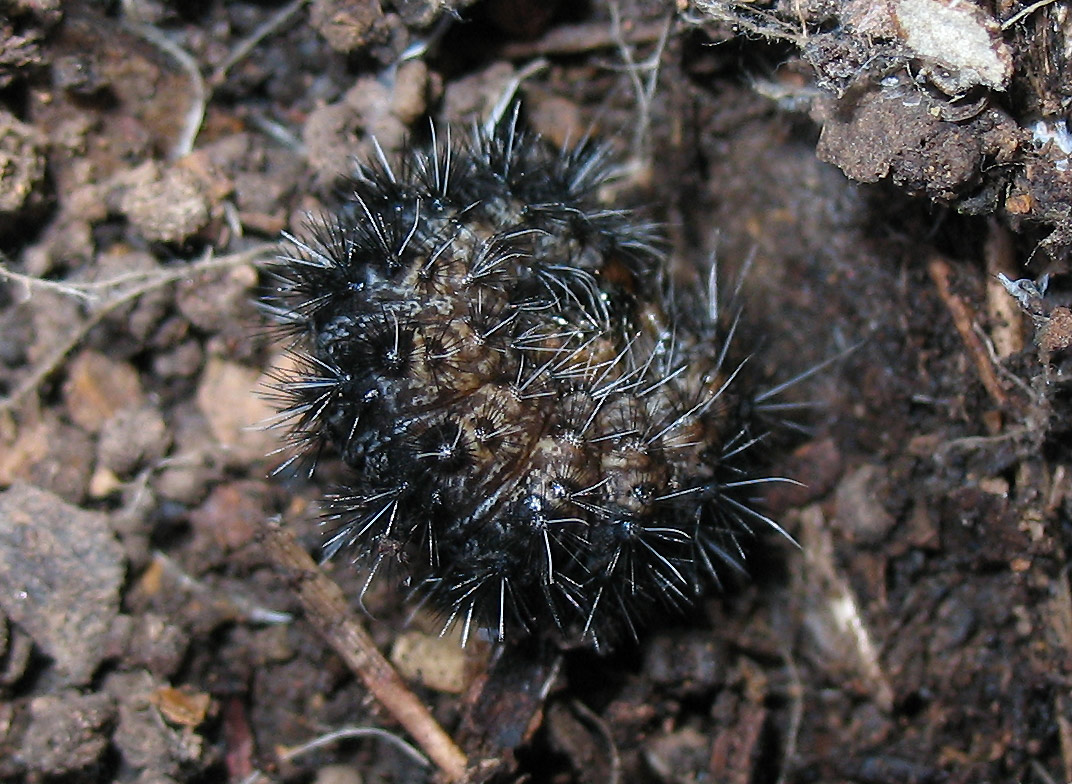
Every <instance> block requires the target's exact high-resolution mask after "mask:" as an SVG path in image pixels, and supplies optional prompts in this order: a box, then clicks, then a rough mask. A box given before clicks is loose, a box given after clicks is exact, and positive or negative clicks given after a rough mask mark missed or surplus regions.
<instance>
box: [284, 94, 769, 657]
mask: <svg viewBox="0 0 1072 784" xmlns="http://www.w3.org/2000/svg"><path fill="white" fill-rule="evenodd" d="M611 172H612V167H611V163H610V157H609V155H608V152H607V150H606V148H604V147H602V146H600V145H598V144H595V143H593V142H591V141H589V140H586V141H584V142H582V143H580V144H578V145H575V146H573V147H570V148H568V149H566V150H564V151H558V152H556V151H554V150H553V149H552V148H550V147H549V146H548V145H547V144H545V143H544V142H543V141H542V140H541V139H539V138H538V137H536V136H534V135H532V134H530V133H528V132H527V131H525V130H524V129H522V128H521V127H520V125H519V123H518V121H517V115H516V113H515V114H514V115H513V116H512V117H510V118H508V119H507V120H505V121H504V122H500V123H499V124H498V126H496V127H495V128H494V129H492V130H486V131H485V130H476V131H474V132H473V133H472V134H471V136H470V137H469V138H468V139H467V140H466V141H464V142H463V143H461V144H458V143H455V142H453V141H452V139H451V135H450V133H449V132H447V133H445V134H438V133H437V132H436V129H435V128H434V127H433V130H432V143H431V145H430V146H428V147H426V148H419V147H418V148H414V149H412V150H410V151H409V152H408V154H407V155H406V156H405V157H404V158H403V160H401V161H399V162H397V163H390V162H388V161H387V160H386V159H385V158H384V157H383V156H382V155H381V156H380V158H379V160H376V161H373V162H370V163H367V164H362V165H360V166H359V168H358V171H357V174H356V176H355V178H354V180H353V182H352V184H351V193H350V195H349V198H348V199H347V201H346V203H345V204H344V205H343V207H342V208H341V209H340V210H339V211H338V213H337V214H335V215H332V216H325V217H321V218H314V219H310V221H309V225H308V227H307V230H306V232H305V233H304V236H302V237H300V238H299V237H291V236H288V237H286V239H287V241H288V244H289V252H288V253H287V255H285V256H283V257H282V258H281V259H280V260H279V263H278V265H277V268H276V271H275V275H276V290H275V292H274V294H273V296H272V297H271V298H270V301H269V303H268V307H269V309H270V310H271V312H273V313H274V314H276V315H277V316H279V317H280V320H281V321H282V322H283V329H284V331H285V333H286V334H287V335H289V336H290V338H291V340H292V345H291V347H290V349H289V350H290V352H291V353H292V354H293V362H292V364H293V369H292V370H291V371H289V372H287V373H283V372H280V373H279V374H278V375H277V377H276V383H275V386H274V392H273V395H274V397H275V398H276V400H277V401H278V405H279V408H280V415H279V423H280V424H281V425H282V426H284V427H286V428H287V429H288V432H289V446H290V447H291V448H293V449H295V450H297V452H298V453H299V455H297V456H296V458H295V459H298V457H300V456H302V455H304V457H305V458H307V459H308V461H309V464H310V470H312V466H314V465H315V461H316V459H317V457H319V455H320V454H321V453H322V451H323V449H324V448H325V446H327V445H329V444H330V445H332V446H334V448H335V449H336V450H337V452H338V454H339V455H340V456H341V458H342V460H343V461H344V462H345V463H346V464H347V465H348V466H349V468H350V469H351V479H350V483H349V486H348V487H347V488H346V489H345V490H344V491H341V492H340V493H338V494H337V495H336V496H335V497H334V498H333V499H331V502H330V504H329V510H328V512H327V514H326V517H325V523H326V525H327V526H328V527H329V529H330V533H329V535H328V538H327V541H326V544H325V546H324V555H325V557H332V556H335V555H341V554H343V553H345V554H346V555H347V557H349V558H351V559H352V560H353V561H355V562H357V563H359V564H361V565H362V566H364V567H365V568H367V569H368V570H369V574H370V576H369V580H371V579H372V578H373V577H375V575H376V574H377V572H378V571H380V570H381V569H382V567H384V566H386V565H388V564H391V565H394V566H396V567H397V568H398V569H399V570H400V571H401V572H402V573H403V574H405V575H406V578H407V579H406V582H407V583H408V584H409V585H410V586H412V591H413V592H414V593H415V594H417V595H418V596H419V597H420V598H421V600H422V601H423V602H425V603H427V604H428V605H430V606H432V607H435V608H437V609H438V610H439V611H440V612H441V613H442V614H443V616H444V619H445V623H446V625H450V624H453V623H461V624H463V626H464V636H468V634H469V633H471V631H472V630H473V629H475V628H483V629H487V630H489V631H490V633H491V634H492V635H493V636H495V637H496V638H498V639H504V638H507V637H509V636H510V635H512V634H523V633H553V634H556V635H558V636H559V637H560V638H563V639H565V640H568V641H584V642H587V643H590V644H593V645H595V646H596V647H598V648H604V647H606V646H607V645H608V644H611V643H613V641H615V640H617V639H618V638H620V637H622V636H623V635H624V636H634V637H635V636H636V634H637V633H638V626H639V623H640V622H641V621H642V620H643V619H644V618H645V617H647V616H649V615H651V614H652V613H654V612H656V611H657V610H658V609H660V608H666V609H671V610H674V611H679V610H681V609H683V608H685V607H687V606H688V605H689V604H690V603H692V602H693V601H694V600H695V598H696V597H697V596H698V595H700V594H701V593H702V592H703V590H704V589H705V587H706V586H708V585H711V584H715V585H718V584H719V580H720V574H722V573H723V572H724V571H725V570H726V569H727V568H728V569H730V570H740V569H741V568H742V560H743V557H744V556H743V550H742V548H741V545H740V541H739V540H740V538H741V537H742V536H747V535H749V534H750V533H751V531H750V527H749V522H750V521H751V522H753V523H754V522H759V523H762V524H764V525H770V526H774V527H775V528H777V526H776V525H775V524H774V523H773V522H772V521H770V520H768V519H767V518H766V517H765V516H764V515H763V514H762V513H760V512H758V511H756V509H755V508H754V506H753V504H752V502H751V493H752V490H753V489H754V487H755V486H756V485H757V484H760V483H763V482H766V481H777V480H776V479H773V478H768V477H764V476H763V475H762V474H758V473H756V469H755V468H754V465H755V463H756V461H755V460H754V452H755V451H756V450H755V447H756V445H757V444H758V443H759V442H760V440H761V439H762V433H759V432H756V430H755V425H754V423H753V422H751V421H748V420H747V419H746V418H744V417H742V414H741V412H742V410H744V408H745V407H746V404H747V403H749V402H750V401H751V400H752V398H753V397H755V396H754V395H751V396H750V395H749V394H747V393H745V392H743V391H742V390H741V389H740V387H741V386H742V385H741V384H740V382H739V381H738V380H737V379H738V374H739V372H740V370H741V367H742V366H743V363H741V364H737V365H731V364H730V363H729V361H728V360H727V357H728V355H729V345H728V344H729V339H730V337H731V336H732V332H733V329H734V327H733V326H732V325H731V327H730V330H729V331H728V333H727V332H726V330H724V327H725V325H724V324H720V323H718V322H719V318H718V308H717V306H716V304H715V303H714V302H712V301H706V300H705V299H704V297H702V296H691V297H683V296H678V295H675V294H674V293H673V292H672V291H671V289H670V287H669V286H668V285H667V282H666V281H665V280H664V279H663V276H662V274H661V269H662V264H663V258H662V254H661V250H660V248H661V246H662V243H661V240H660V239H659V237H658V234H657V232H656V231H655V229H654V228H653V227H652V225H651V224H649V223H645V222H644V221H641V220H638V219H637V218H636V217H635V216H634V215H633V214H632V213H631V212H629V211H625V210H618V209H608V208H606V207H604V206H603V205H602V204H600V203H599V201H598V192H599V190H600V187H601V186H602V185H603V184H604V183H605V182H606V181H607V179H608V177H609V176H610V175H611ZM733 324H735V322H733ZM778 530H781V529H778Z"/></svg>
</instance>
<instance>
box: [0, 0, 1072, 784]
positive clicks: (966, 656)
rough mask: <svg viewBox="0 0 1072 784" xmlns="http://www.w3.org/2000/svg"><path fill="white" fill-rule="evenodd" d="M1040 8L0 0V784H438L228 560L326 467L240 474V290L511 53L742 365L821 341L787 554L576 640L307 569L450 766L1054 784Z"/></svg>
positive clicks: (343, 566) (784, 357)
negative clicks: (572, 644) (684, 608)
mask: <svg viewBox="0 0 1072 784" xmlns="http://www.w3.org/2000/svg"><path fill="white" fill-rule="evenodd" d="M1031 5H1032V4H1031V3H1023V4H1020V3H1017V2H1013V1H1012V0H977V5H971V4H969V3H966V2H961V3H952V4H950V3H946V2H945V0H890V1H889V2H884V3H859V2H849V1H848V0H845V1H844V2H843V1H842V0H823V1H820V0H811V1H805V2H796V1H794V2H788V0H786V2H773V3H752V2H747V3H746V2H733V1H732V0H725V1H724V0H694V1H693V2H685V0H681V1H680V2H677V3H674V2H670V1H669V0H665V1H664V0H622V2H620V3H614V4H611V5H608V4H607V3H606V2H603V0H591V1H590V2H585V3H576V4H572V3H548V2H541V1H540V0H483V2H477V3H470V2H465V1H464V0H444V1H439V2H432V1H431V0H380V1H379V2H377V1H375V0H374V1H372V2H343V1H342V0H310V1H309V2H305V3H302V2H294V3H290V4H284V3H280V2H275V0H249V1H248V2H227V3H224V2H221V1H220V0H203V1H201V2H195V3H186V2H167V1H166V0H138V1H135V2H124V3H118V2H116V3H100V2H70V3H64V4H63V5H62V8H61V4H60V3H59V0H0V249H2V252H3V259H2V260H3V267H2V272H0V275H2V278H0V395H3V399H2V400H0V488H4V489H3V490H2V492H0V779H2V780H10V781H15V782H46V781H116V782H135V781H136V782H140V783H142V784H148V782H168V781H203V782H209V781H222V780H224V779H227V780H230V781H235V782H238V781H249V782H252V781H263V780H278V781H313V780H315V781H318V782H358V781H364V782H375V781H391V782H411V781H422V780H434V779H436V777H437V776H441V775H442V774H437V773H436V772H435V770H434V768H433V767H425V766H424V765H423V764H422V763H421V762H420V761H418V760H417V759H415V758H414V757H413V756H412V755H411V754H410V753H409V752H408V751H407V750H406V748H405V747H403V746H401V745H399V743H398V741H399V740H406V741H410V742H412V740H413V739H412V738H410V737H409V736H408V735H407V733H406V732H405V731H404V730H402V729H401V727H400V725H399V723H398V722H397V720H396V718H395V717H393V716H392V715H390V713H389V712H387V711H385V710H384V709H383V707H382V706H381V705H380V704H379V703H378V702H377V701H375V700H373V699H372V698H371V697H370V696H369V692H368V691H367V690H366V689H365V687H364V685H362V682H361V680H360V679H359V678H358V676H356V675H355V674H354V673H353V672H352V671H351V670H350V669H349V668H348V667H347V665H346V664H344V659H343V658H342V657H341V656H340V655H339V654H338V653H337V652H336V651H335V650H333V649H332V648H331V647H330V646H329V645H328V644H327V643H326V642H325V641H324V640H323V638H322V637H321V636H319V635H318V634H317V633H316V631H315V630H314V628H313V625H311V624H310V623H309V622H308V620H309V619H308V617H307V615H306V613H305V612H303V610H302V605H300V604H299V600H298V598H297V595H296V594H297V591H296V583H295V581H294V580H292V579H288V578H286V577H285V576H284V575H282V574H281V572H280V569H279V568H278V566H277V565H275V564H273V562H272V560H271V558H270V557H269V555H268V554H267V551H266V549H265V548H264V546H263V532H264V530H265V529H266V526H267V525H268V523H269V521H272V520H277V519H278V520H282V521H283V524H284V526H285V527H286V528H287V529H289V530H291V531H293V532H294V533H295V535H296V536H297V538H298V541H299V542H300V543H301V544H302V546H304V547H306V548H307V549H308V551H309V552H311V553H315V552H316V550H317V547H318V543H319V541H320V537H321V533H320V531H319V527H318V522H317V509H318V505H319V504H320V503H321V502H322V500H323V497H324V494H325V493H326V492H327V491H328V490H329V489H330V488H331V487H333V486H335V485H337V484H338V483H340V482H344V481H345V471H344V470H343V469H341V468H339V467H338V466H337V465H336V462H335V461H334V459H333V458H332V457H331V456H330V455H325V457H324V458H323V460H322V461H321V465H320V468H319V470H318V473H317V477H316V478H315V479H313V480H310V479H308V478H306V477H304V476H295V475H291V474H285V475H277V476H271V472H272V469H273V468H274V467H275V466H277V465H278V464H279V463H280V462H281V461H282V460H283V457H282V456H281V455H279V454H273V452H274V450H276V449H278V447H279V445H280V444H281V443H282V435H281V434H280V433H279V432H277V431H272V430H264V429H258V428H256V427H254V425H255V424H256V423H258V422H262V421H263V420H265V419H267V418H268V417H270V416H271V415H272V413H273V409H272V406H271V404H270V402H268V401H266V400H265V399H264V398H263V396H259V395H258V390H261V391H263V389H264V385H265V384H266V383H269V382H270V378H269V375H268V374H269V373H270V372H271V368H273V367H277V366H279V365H280V364H285V363H286V361H287V359H286V356H285V355H284V353H283V351H282V343H281V341H280V340H279V338H278V335H276V334H275V333H274V332H273V331H272V330H271V329H268V328H267V326H268V321H269V319H268V317H267V316H266V315H265V314H263V313H260V312H258V309H257V308H256V306H255V304H254V302H255V301H256V299H257V298H258V297H259V296H260V295H261V294H263V292H264V288H265V286H267V285H268V278H267V276H266V274H265V270H264V267H265V262H267V261H268V260H269V259H270V258H271V257H272V255H273V254H274V253H276V252H277V246H276V245H275V243H276V242H277V240H278V239H279V237H280V235H281V233H282V232H284V231H290V232H295V233H297V232H300V231H301V227H302V224H303V220H304V219H305V216H306V215H307V214H308V213H313V214H316V213H318V212H319V211H322V210H330V209H332V208H333V207H334V206H336V205H337V204H338V198H339V196H338V194H339V192H340V191H339V189H340V186H341V184H342V178H343V177H345V175H346V174H347V173H348V172H349V171H350V167H351V161H352V160H353V158H354V157H358V158H367V157H369V156H371V155H374V154H375V147H374V144H373V142H372V138H373V137H375V138H376V140H377V142H378V144H379V145H380V147H381V148H382V149H383V150H384V151H385V153H386V155H387V156H388V157H391V156H393V155H394V154H395V153H397V152H398V151H399V150H401V149H402V148H403V147H404V145H405V144H406V140H407V139H408V138H410V137H412V136H415V137H417V138H423V137H425V136H427V133H428V128H429V125H428V120H429V118H433V119H435V120H436V122H437V123H451V124H453V125H454V126H455V127H467V126H469V125H471V124H472V123H474V122H480V121H483V120H484V119H485V118H486V117H487V116H488V114H489V112H490V111H491V110H492V107H493V106H494V105H495V103H496V102H497V101H498V100H499V99H500V98H502V97H503V96H504V94H505V95H508V94H509V92H510V90H511V89H514V88H511V83H512V82H513V81H514V80H516V81H517V85H516V91H517V94H518V95H519V96H520V97H521V99H522V101H523V120H524V122H525V123H526V124H527V125H528V126H530V127H531V128H533V129H534V130H536V131H537V132H539V133H542V134H543V135H545V136H546V137H548V138H549V139H551V140H552V141H553V142H555V143H558V144H561V143H565V142H567V141H568V140H570V139H574V140H576V139H578V138H581V137H582V136H583V135H584V134H586V133H593V134H595V135H597V136H599V137H602V138H605V139H607V140H608V141H609V142H610V143H611V144H612V145H613V146H614V148H615V149H616V151H617V153H618V154H619V155H620V158H621V160H622V161H623V163H624V164H626V165H625V167H624V170H623V171H624V173H623V176H622V177H621V178H620V179H619V180H617V181H616V182H615V183H614V187H613V188H609V189H608V190H613V191H614V192H613V193H608V194H607V198H608V200H613V201H614V202H615V203H617V204H620V205H628V206H636V205H640V206H641V207H642V208H643V209H644V210H645V212H646V213H647V214H648V215H650V217H651V218H652V219H655V220H658V221H659V222H661V223H662V224H663V225H664V226H665V227H666V234H667V237H668V242H669V244H670V246H671V247H672V252H671V253H670V259H669V262H668V264H669V267H668V273H667V274H668V275H669V276H671V277H673V278H674V279H675V280H680V281H681V285H695V283H696V278H697V271H698V270H700V269H701V268H703V267H704V266H705V265H706V263H707V261H708V260H709V259H710V258H711V257H712V256H717V258H718V264H719V270H720V275H721V276H722V279H723V280H725V281H727V282H733V281H736V280H739V279H742V280H743V283H742V293H741V296H742V297H743V299H744V301H745V303H746V307H745V309H744V317H743V322H742V326H741V327H740V329H739V333H738V336H737V338H736V339H737V340H739V341H741V344H742V345H744V346H747V347H749V348H748V351H749V352H750V353H751V354H752V355H753V359H752V360H751V362H752V366H753V367H754V368H755V375H756V378H755V379H754V380H753V383H757V384H760V385H766V386H773V385H774V384H777V383H779V382H781V381H784V380H787V379H790V378H793V377H794V376H796V375H798V374H806V373H807V371H809V370H810V369H814V368H816V367H818V366H820V365H822V368H821V370H820V371H819V372H816V373H814V374H811V375H810V376H808V378H806V379H805V380H804V381H801V382H800V383H799V384H798V385H797V386H796V387H795V388H794V390H793V392H792V395H793V396H795V400H796V401H797V402H812V403H815V404H816V405H814V406H812V407H810V408H808V409H806V411H803V412H798V411H794V412H793V413H792V419H793V422H794V423H795V424H796V425H799V427H798V428H796V430H799V431H801V432H796V430H794V429H793V428H789V430H790V431H791V434H790V435H787V436H785V437H784V438H782V439H781V440H782V443H780V444H778V445H777V449H772V450H771V451H772V456H771V460H772V463H773V465H772V472H773V473H774V474H776V475H781V476H787V477H793V478H795V479H797V480H799V481H800V482H802V483H803V484H802V486H796V485H788V484H785V485H774V486H772V487H774V488H776V489H772V490H770V491H769V492H768V493H767V497H766V509H767V510H768V512H769V514H770V515H771V516H772V518H774V519H776V520H777V521H778V522H779V523H780V524H781V525H782V526H784V528H785V529H786V530H787V531H788V532H789V533H790V534H792V536H793V537H794V538H795V539H796V540H797V541H798V542H799V544H800V548H799V549H797V548H795V547H793V546H792V545H791V544H789V543H788V542H787V541H786V540H785V539H784V538H781V537H779V536H776V535H766V534H763V535H761V536H760V541H759V543H758V545H757V546H756V547H755V548H754V552H751V553H750V554H749V563H750V571H751V579H750V580H749V581H742V583H741V584H740V585H737V586H735V587H733V588H732V590H730V591H728V592H727V593H725V594H724V595H716V596H713V597H711V598H709V599H706V600H704V602H702V603H701V605H700V606H699V607H697V608H696V609H695V612H693V613H692V614H691V616H690V617H686V618H670V619H666V621H665V622H664V623H662V624H654V625H653V626H651V627H650V628H648V629H647V630H646V632H645V633H644V634H643V635H642V636H641V639H640V641H639V642H638V643H636V644H635V645H632V644H631V645H622V646H620V647H619V648H618V649H616V650H615V651H614V652H613V653H612V654H610V655H605V656H601V655H597V654H595V653H593V652H590V651H586V650H570V651H557V650H555V649H554V648H553V647H552V646H550V645H547V646H543V647H541V646H540V645H537V644H532V645H519V646H510V647H508V648H506V649H505V651H495V650H493V649H492V646H490V645H489V644H487V643H485V642H483V641H482V640H470V641H469V643H468V645H467V646H466V647H465V648H464V649H463V648H461V647H460V646H459V644H458V642H457V640H456V639H454V637H452V636H449V635H448V636H447V637H446V638H443V639H441V638H440V637H439V636H438V626H437V625H436V619H435V618H434V617H430V616H429V617H426V616H425V615H424V614H423V613H421V612H417V613H414V608H413V607H412V606H410V605H408V604H407V603H405V602H404V601H403V597H404V591H396V590H392V586H391V584H390V580H380V581H377V582H376V583H374V584H373V587H372V589H371V590H369V591H368V592H366V593H365V594H364V597H363V602H362V604H363V607H359V606H358V597H359V596H361V594H362V590H363V584H364V576H363V575H362V574H360V573H358V571H357V570H355V569H354V568H352V567H351V566H350V564H349V563H348V562H347V559H345V558H340V559H337V560H335V561H333V562H331V563H328V564H326V566H325V569H326V571H327V573H328V574H329V575H330V576H331V578H332V579H334V580H335V581H336V582H337V583H338V584H339V586H341V588H342V589H343V591H344V593H345V595H346V596H348V597H350V600H351V602H352V606H353V609H354V610H355V611H357V612H358V613H359V615H360V617H362V618H363V622H364V625H365V626H366V627H367V629H368V631H369V633H370V634H371V635H372V638H373V640H374V641H375V644H376V646H377V647H378V648H379V649H380V650H381V651H383V652H384V653H385V654H386V655H387V656H388V658H390V659H391V661H392V662H393V663H394V664H395V666H396V667H397V668H398V669H399V671H400V672H401V673H402V675H403V677H404V678H405V679H406V680H407V682H409V683H410V684H411V686H412V688H413V689H414V691H415V692H416V693H417V695H418V696H419V698H420V699H421V700H422V701H423V702H424V703H425V704H426V705H427V706H428V708H429V710H430V711H431V714H432V716H434V717H435V719H436V720H437V721H438V722H439V723H440V724H441V725H442V726H443V728H444V729H446V731H447V732H448V733H449V734H450V735H452V736H453V737H454V738H455V739H456V740H457V741H458V743H459V745H460V746H461V747H462V749H463V751H464V752H465V753H466V755H467V756H468V759H469V763H470V765H471V766H472V771H471V774H470V778H471V780H473V781H477V780H482V779H487V778H493V779H494V780H497V781H533V782H559V783H562V784H565V783H566V782H605V781H622V782H646V781H653V782H674V783H684V782H697V783H698V782H708V781H718V782H735V783H737V782H739V783H740V784H760V783H767V784H774V783H775V782H778V783H779V784H780V783H782V782H800V783H801V784H803V783H804V782H859V783H861V784H863V783H867V784H880V783H881V784H885V783H886V782H905V783H907V782H918V783H922V782H1014V781H1015V782H1025V783H1027V782H1030V783H1031V784H1049V783H1050V782H1059V781H1062V782H1065V781H1072V692H1070V690H1069V689H1070V685H1072V592H1070V578H1069V569H1068V563H1069V547H1070V545H1072V451H1070V449H1069V444H1070V443H1072V441H1070V438H1072V386H1070V383H1069V380H1070V376H1069V372H1070V369H1072V355H1070V350H1069V348H1070V345H1072V315H1070V312H1069V303H1070V301H1072V296H1070V295H1072V285H1070V278H1069V275H1068V273H1069V271H1070V265H1069V258H1070V257H1069V249H1070V247H1072V157H1070V156H1072V137H1070V135H1069V129H1068V125H1067V120H1068V118H1069V114H1070V111H1072V64H1070V63H1068V62H1067V57H1068V52H1069V50H1070V47H1072V14H1070V13H1069V9H1068V7H1067V6H1066V5H1065V4H1064V3H1060V2H1056V3H1049V4H1035V5H1037V6H1038V7H1037V8H1035V9H1034V10H1032V11H1031V12H1030V13H1026V14H1020V13H1019V12H1020V10H1021V8H1022V7H1023V8H1026V7H1028V6H1031ZM932 22H935V23H934V24H932ZM1002 22H1006V24H1004V25H1003V24H1002ZM262 25H268V27H264V28H262ZM1003 27H1004V29H1002V28H1003ZM943 31H946V32H947V33H948V34H949V35H951V36H952V37H953V39H955V40H956V41H959V42H971V45H970V46H969V45H968V44H965V45H964V46H963V47H961V46H959V45H957V46H954V45H952V44H951V43H950V41H948V40H945V41H943V40H942V39H941V34H942V32H943ZM936 36H937V42H936V40H935V37H936ZM953 39H951V40H953ZM246 44H248V45H246ZM202 109H203V112H202V111H201V110H202ZM438 127H440V128H442V127H443V125H442V124H441V125H439V126H438ZM1044 274H1048V276H1049V277H1048V287H1046V286H1044V285H1042V282H1041V279H1042V277H1043V275H1044ZM999 275H1004V276H1005V277H1006V279H1007V280H1008V281H1009V282H1010V283H1009V286H1010V287H1011V288H1009V289H1007V287H1006V286H1005V285H1004V284H1003V283H1002V282H1001V280H999V278H998V276H999ZM1012 281H1018V282H1019V283H1018V285H1013V284H1012ZM1035 281H1039V283H1038V284H1036V283H1035ZM727 285H729V283H727ZM1010 291H1011V292H1012V293H1010ZM1013 294H1018V295H1019V296H1018V298H1017V297H1014V296H1013ZM828 360H832V361H829V362H828ZM824 363H826V364H824ZM362 609H364V610H367V612H368V615H367V616H365V615H361V610H362ZM350 728H362V729H364V730H365V731H363V732H360V733H353V734H352V735H351V736H350V737H347V738H343V739H336V740H334V741H333V742H324V743H321V744H319V745H316V746H314V747H305V746H304V744H308V743H310V742H312V741H315V740H317V739H318V738H325V736H329V734H330V733H332V732H334V731H336V730H341V729H350ZM377 730H382V731H377ZM326 740H330V738H327V739H326Z"/></svg>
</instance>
